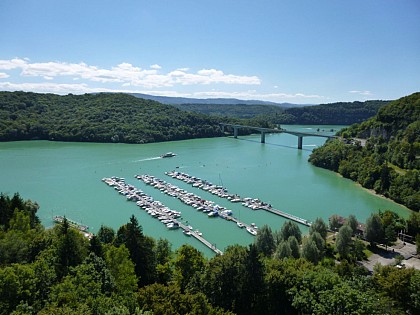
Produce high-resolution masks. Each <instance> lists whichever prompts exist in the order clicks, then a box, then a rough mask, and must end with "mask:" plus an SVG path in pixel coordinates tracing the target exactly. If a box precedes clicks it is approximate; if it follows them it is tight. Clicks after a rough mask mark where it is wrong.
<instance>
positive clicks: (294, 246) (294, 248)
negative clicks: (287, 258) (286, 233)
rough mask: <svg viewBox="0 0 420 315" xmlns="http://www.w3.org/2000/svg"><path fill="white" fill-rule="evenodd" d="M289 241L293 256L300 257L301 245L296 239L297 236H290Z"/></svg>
mask: <svg viewBox="0 0 420 315" xmlns="http://www.w3.org/2000/svg"><path fill="white" fill-rule="evenodd" d="M287 242H288V243H289V246H290V249H291V251H292V257H293V258H296V259H297V258H299V257H300V247H299V243H298V241H297V239H296V237H294V236H290V237H289V239H288V240H287Z"/></svg>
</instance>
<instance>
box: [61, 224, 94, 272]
mask: <svg viewBox="0 0 420 315" xmlns="http://www.w3.org/2000/svg"><path fill="white" fill-rule="evenodd" d="M57 238H58V240H57V243H56V250H57V256H58V264H57V268H58V271H57V274H58V275H59V277H60V278H61V277H64V276H66V275H67V273H68V271H69V268H70V267H74V266H76V265H78V264H80V263H81V262H82V261H83V260H84V259H85V257H86V256H87V248H88V241H87V239H86V238H85V237H84V236H83V235H82V234H81V233H79V231H77V230H75V229H73V228H70V226H69V223H68V221H67V219H66V218H64V221H63V223H61V224H59V225H58V227H57Z"/></svg>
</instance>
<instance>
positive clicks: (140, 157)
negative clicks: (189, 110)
mask: <svg viewBox="0 0 420 315" xmlns="http://www.w3.org/2000/svg"><path fill="white" fill-rule="evenodd" d="M310 127H311V128H312V129H311V130H313V131H315V130H316V129H317V128H318V127H320V126H303V127H299V126H297V127H295V128H297V129H299V130H302V131H305V130H308V129H309V128H310ZM321 128H328V129H329V128H334V129H337V128H338V127H337V126H331V127H325V126H322V127H321ZM287 129H290V126H289V127H287ZM259 138H260V137H259V135H255V136H249V137H247V138H246V139H245V137H239V139H237V140H232V139H229V138H212V139H196V140H188V141H184V140H182V141H174V142H163V143H155V144H144V145H125V144H117V143H115V144H100V143H95V144H93V143H72V142H53V141H18V142H7V143H1V144H0V150H1V152H2V153H1V157H0V159H1V162H2V163H1V166H2V167H1V172H2V176H3V177H4V178H7V179H8V180H7V181H2V182H1V183H0V186H1V187H0V188H1V189H0V191H2V192H4V193H6V194H9V195H10V196H12V195H13V193H14V192H19V193H20V195H21V196H22V197H24V198H25V199H31V200H34V201H36V202H37V203H39V205H40V209H39V210H38V215H39V218H40V220H41V222H42V224H43V225H44V226H46V227H48V226H51V225H52V223H53V222H52V214H53V215H55V214H58V215H65V216H66V217H67V218H70V219H73V220H76V221H78V222H81V223H83V224H84V225H88V226H89V231H90V232H92V233H97V232H98V230H99V228H100V226H101V225H104V226H109V227H112V228H113V229H114V230H118V228H119V227H121V226H122V225H124V224H126V223H127V222H128V220H129V218H130V216H131V215H135V216H136V217H137V218H138V220H139V222H140V224H141V226H142V228H143V232H144V234H145V235H148V236H151V237H153V238H155V239H159V238H164V239H168V240H170V242H171V244H172V246H173V248H174V249H177V248H179V247H180V246H182V245H183V244H190V245H192V246H194V247H196V248H197V249H199V250H200V251H202V252H203V253H204V254H205V255H206V256H207V257H212V256H213V255H215V253H214V251H212V250H210V249H209V248H208V247H207V246H205V245H203V243H201V242H197V240H196V239H195V238H194V237H193V236H190V237H186V236H185V235H184V234H183V233H182V229H181V228H178V229H169V228H167V227H166V225H165V224H163V223H161V222H160V221H159V220H158V218H157V217H152V216H151V215H149V214H148V213H147V212H146V211H144V210H141V209H139V207H138V206H137V205H136V203H135V202H132V201H130V202H126V196H121V195H120V194H119V193H117V192H116V191H115V190H114V189H113V188H110V187H108V188H107V189H105V185H104V183H103V182H102V181H101V179H102V178H103V177H110V176H112V175H115V176H118V177H120V178H125V182H126V183H128V184H132V185H134V186H136V187H137V188H140V189H142V190H143V191H144V192H145V193H146V194H148V195H149V196H151V197H153V198H154V199H155V200H160V201H162V202H163V203H164V204H165V205H166V206H168V207H169V208H171V209H175V210H178V211H181V212H182V222H184V223H186V222H187V221H188V222H191V225H192V226H193V227H194V230H196V229H198V230H200V232H202V233H203V235H202V236H203V237H204V238H205V239H207V240H208V241H210V242H211V243H212V244H216V245H217V246H216V247H217V248H219V249H220V250H222V251H224V249H225V248H226V247H228V246H230V245H233V244H239V245H243V246H247V245H249V244H250V243H252V242H253V241H254V239H255V237H254V236H252V235H251V234H250V233H248V232H247V231H246V230H245V229H246V228H245V227H242V228H240V226H239V225H238V226H235V225H234V224H233V223H232V222H230V221H227V220H221V219H219V218H211V219H210V218H208V216H207V215H204V214H203V213H202V212H201V211H196V210H193V209H192V208H190V207H189V206H188V205H185V204H183V203H181V202H180V201H179V200H178V199H177V198H173V197H171V196H168V195H166V194H162V193H161V191H160V190H157V189H155V188H154V187H152V186H149V185H144V184H143V183H141V182H138V180H137V179H135V178H134V175H135V174H151V175H154V176H157V177H160V178H162V179H164V180H166V181H168V182H171V183H173V184H175V185H177V186H179V187H181V188H183V189H185V190H187V191H190V192H193V193H195V194H197V195H199V196H201V197H203V198H204V199H209V200H213V201H215V202H216V203H217V204H219V205H221V206H224V207H226V208H227V209H232V210H233V212H234V213H233V216H236V217H237V218H238V219H240V221H244V222H246V223H248V224H249V223H252V222H254V223H256V225H257V226H259V227H260V228H261V227H262V226H263V225H265V224H267V225H268V226H269V227H270V228H271V229H272V230H273V231H275V230H278V229H280V228H281V226H282V225H283V223H284V222H285V221H286V220H287V219H286V218H284V217H282V216H279V215H274V214H272V213H270V212H269V211H261V210H256V211H253V210H251V209H247V208H244V207H243V205H242V202H243V200H242V199H243V197H255V198H259V199H260V200H263V201H265V202H268V203H270V204H271V205H272V206H273V208H276V209H279V210H283V211H285V212H288V213H290V214H293V215H295V216H297V217H300V218H304V219H307V220H308V221H312V222H313V221H314V220H315V219H316V218H317V217H321V218H323V219H324V221H325V222H326V221H327V220H328V218H329V216H330V215H331V213H336V214H338V215H340V216H343V217H348V216H349V215H350V214H354V215H356V217H357V219H358V220H359V221H360V222H364V221H365V220H366V219H367V218H368V217H369V216H370V214H371V213H375V212H377V210H378V209H382V210H386V209H390V210H392V211H395V212H397V213H399V214H400V215H402V216H403V217H405V218H407V217H408V216H409V214H410V213H409V212H408V211H407V210H406V209H405V208H403V207H401V206H399V205H397V204H395V203H392V202H390V201H389V200H387V199H384V198H380V197H377V196H374V195H372V194H371V193H369V192H367V191H366V190H365V189H363V188H361V187H359V186H357V185H355V184H354V183H353V182H351V181H349V180H346V179H344V178H341V177H338V176H336V174H334V173H332V172H330V171H326V170H323V169H319V168H316V167H313V166H312V165H311V164H310V163H308V162H307V159H308V156H309V154H310V150H311V149H312V148H314V146H307V147H306V148H308V149H307V150H302V151H300V150H299V151H298V150H296V137H295V136H291V135H287V134H273V135H267V138H266V140H267V143H266V144H265V145H261V144H260V143H259ZM288 140H290V141H289V142H287V141H288ZM323 141H324V139H323V138H314V141H313V142H311V143H309V142H307V143H306V145H309V144H317V145H320V144H321V143H322V142H323ZM277 144H281V145H277ZM284 144H285V145H286V146H285V145H284ZM293 147H294V148H293ZM304 148H305V144H304ZM166 152H174V153H176V154H177V156H175V157H172V158H160V155H162V154H164V153H166ZM172 170H175V171H179V172H184V173H188V174H191V175H194V176H196V177H200V178H201V179H206V180H208V181H210V182H212V183H214V184H216V185H221V186H223V187H226V188H227V189H228V192H227V193H228V194H232V195H234V194H235V193H238V194H239V195H240V197H241V198H240V200H235V202H234V203H231V201H233V200H231V201H230V200H229V199H228V198H219V197H218V196H216V195H213V194H211V193H209V192H204V191H201V190H197V189H195V188H196V187H192V185H189V184H186V183H184V182H177V181H175V180H174V179H171V178H170V177H169V176H166V175H163V174H164V173H165V172H166V171H172ZM219 174H220V175H219ZM185 225H186V226H188V225H189V223H186V224H185ZM299 227H300V229H301V231H302V233H303V234H306V233H307V231H308V228H307V226H305V225H301V224H299Z"/></svg>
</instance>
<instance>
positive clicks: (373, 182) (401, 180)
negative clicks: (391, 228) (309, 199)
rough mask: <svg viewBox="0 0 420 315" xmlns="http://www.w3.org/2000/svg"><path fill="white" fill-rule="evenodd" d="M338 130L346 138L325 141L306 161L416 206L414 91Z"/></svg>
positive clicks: (417, 99)
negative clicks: (362, 143)
mask: <svg viewBox="0 0 420 315" xmlns="http://www.w3.org/2000/svg"><path fill="white" fill-rule="evenodd" d="M341 136H342V137H343V138H346V139H348V140H346V141H340V140H334V141H328V142H327V143H326V144H325V145H324V146H322V147H320V148H318V149H316V150H314V151H313V153H312V155H311V157H310V159H309V161H310V162H312V163H313V164H314V165H316V166H320V167H324V168H327V169H330V170H333V171H335V172H339V173H340V174H342V175H343V176H344V177H347V178H350V179H352V180H354V181H357V182H359V183H360V184H361V185H362V186H363V187H366V188H369V189H374V190H375V191H376V192H377V193H380V194H383V195H385V196H387V197H389V198H391V199H393V200H395V201H397V202H399V203H401V204H404V205H406V206H407V207H409V208H411V209H413V210H417V211H419V210H420V93H414V94H412V95H410V96H407V97H403V98H401V99H399V100H396V101H393V102H391V103H390V104H388V105H386V106H384V107H382V108H381V109H380V110H379V112H378V114H377V115H376V116H375V117H373V118H371V119H369V120H367V121H365V122H363V123H361V124H355V125H353V126H351V127H349V128H347V129H344V130H342V131H341ZM351 138H364V139H367V141H366V145H365V146H361V145H360V144H358V143H359V142H358V141H357V140H356V141H354V140H351Z"/></svg>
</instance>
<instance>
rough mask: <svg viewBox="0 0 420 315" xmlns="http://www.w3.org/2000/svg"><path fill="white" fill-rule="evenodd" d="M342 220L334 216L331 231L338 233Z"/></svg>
mask: <svg viewBox="0 0 420 315" xmlns="http://www.w3.org/2000/svg"><path fill="white" fill-rule="evenodd" d="M340 226H341V225H340V220H339V216H338V215H337V214H333V215H332V216H331V218H330V229H331V230H333V231H337V230H338V229H339V228H340Z"/></svg>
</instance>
